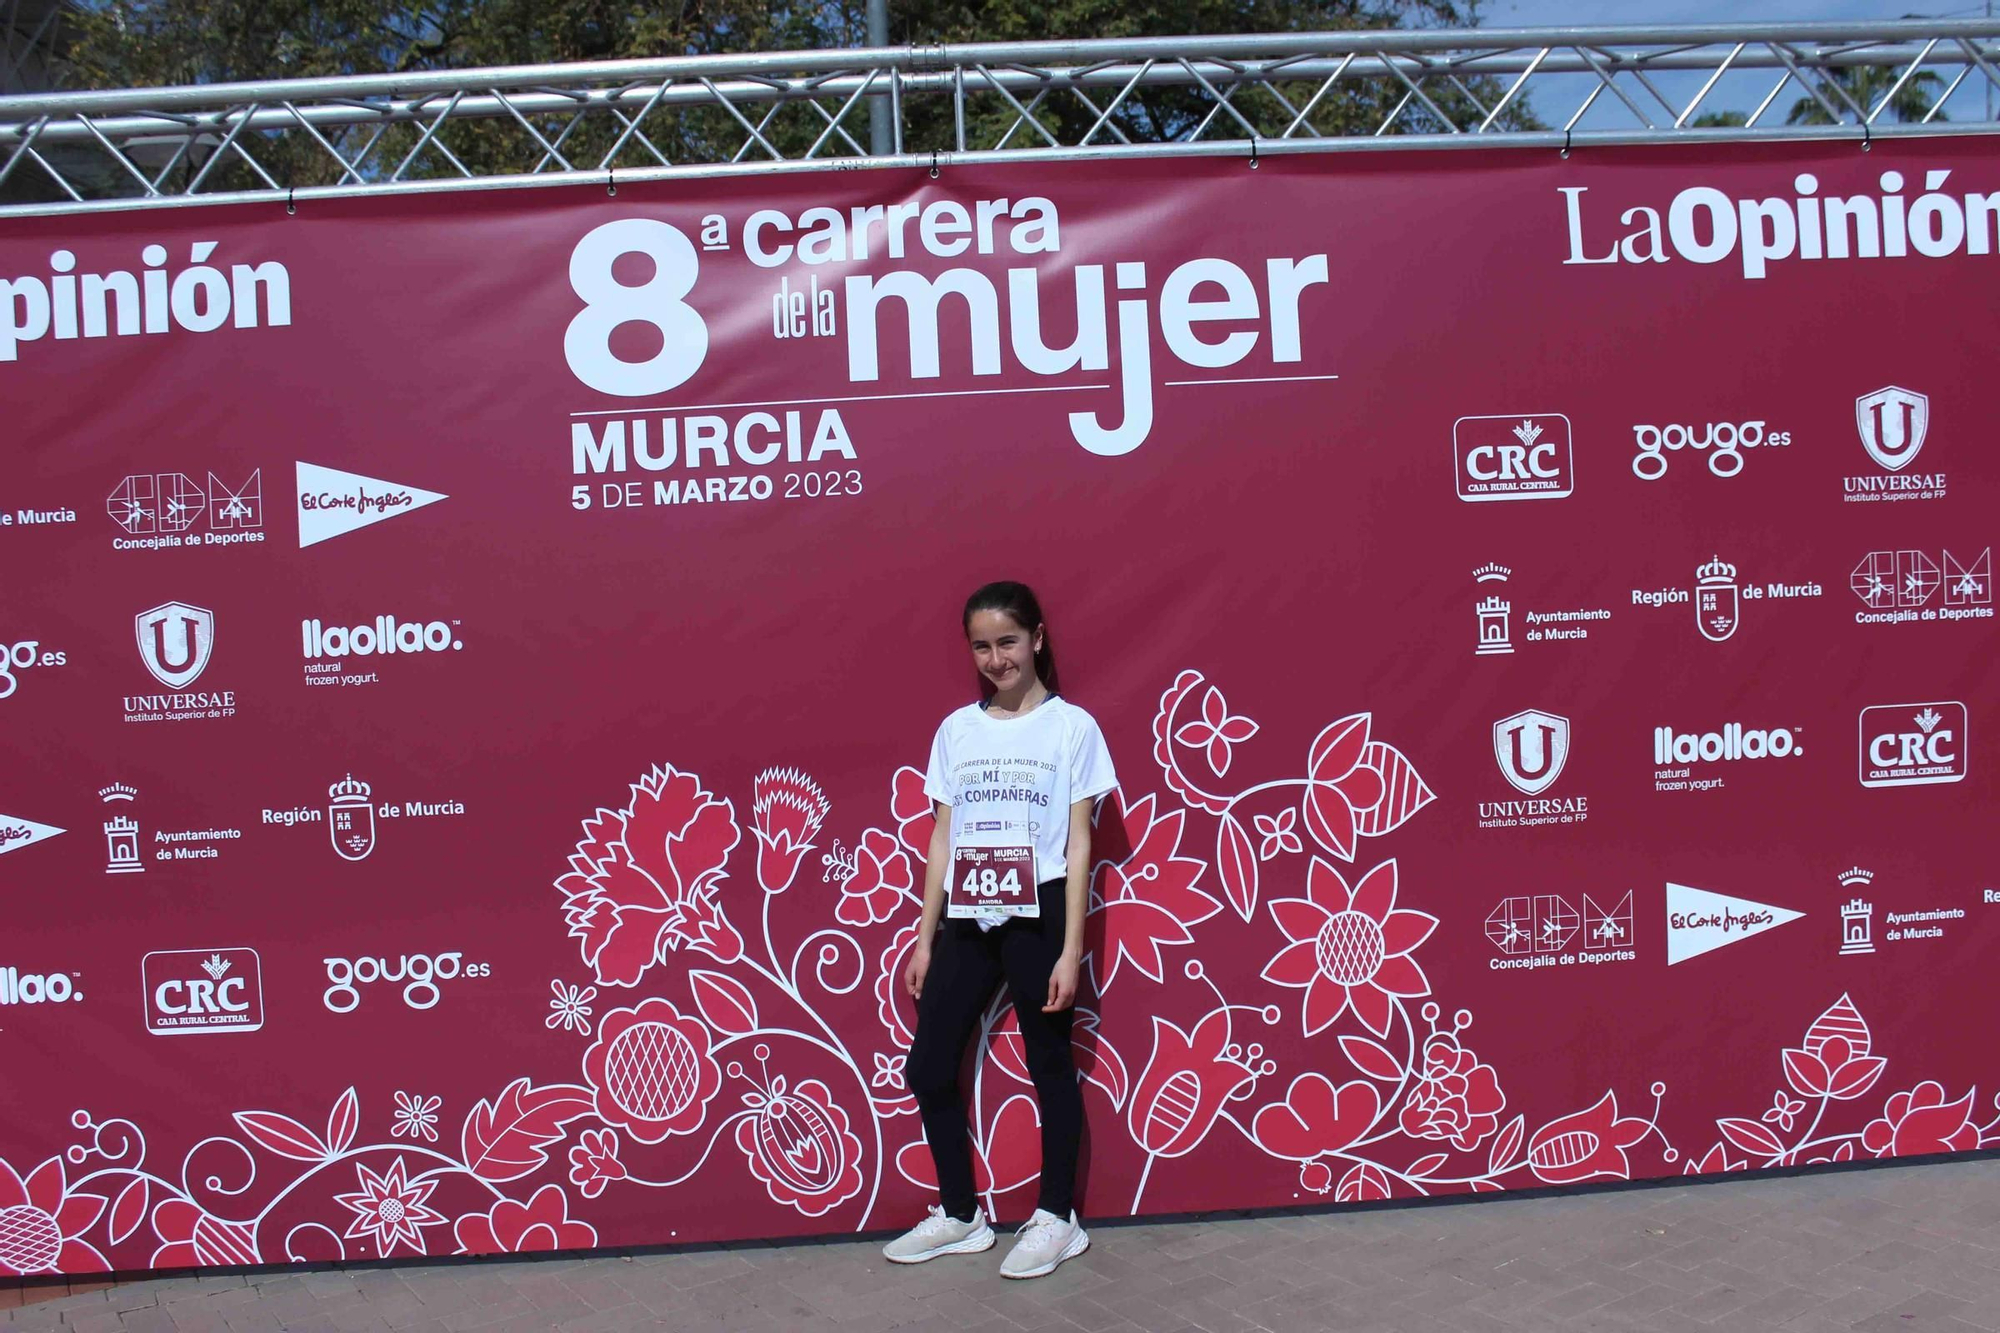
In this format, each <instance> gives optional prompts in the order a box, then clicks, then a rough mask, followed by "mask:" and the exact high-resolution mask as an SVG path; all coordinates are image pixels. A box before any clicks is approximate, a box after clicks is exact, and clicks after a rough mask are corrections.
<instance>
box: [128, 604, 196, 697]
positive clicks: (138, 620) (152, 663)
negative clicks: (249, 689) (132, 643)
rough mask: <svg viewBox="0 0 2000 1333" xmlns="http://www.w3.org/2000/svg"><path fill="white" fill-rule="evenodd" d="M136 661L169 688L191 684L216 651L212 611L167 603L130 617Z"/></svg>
mask: <svg viewBox="0 0 2000 1333" xmlns="http://www.w3.org/2000/svg"><path fill="white" fill-rule="evenodd" d="M132 626H133V629H134V631H135V632H136V633H137V634H138V636H139V660H140V661H142V662H144V663H145V664H146V670H148V671H150V672H152V673H153V679H155V680H157V681H159V682H160V684H162V685H164V686H166V687H167V688H168V689H170V690H178V689H180V688H181V687H183V686H186V685H192V684H194V682H195V679H196V678H197V677H198V676H200V675H201V673H202V672H203V671H205V670H207V669H208V659H209V657H210V656H211V655H212V654H213V653H214V652H215V613H214V612H213V611H210V610H207V609H206V608H203V607H199V606H189V605H188V604H187V603H186V602H166V603H163V604H161V605H159V606H156V607H154V608H153V609H152V610H150V611H141V612H140V613H139V614H138V615H136V616H134V617H132Z"/></svg>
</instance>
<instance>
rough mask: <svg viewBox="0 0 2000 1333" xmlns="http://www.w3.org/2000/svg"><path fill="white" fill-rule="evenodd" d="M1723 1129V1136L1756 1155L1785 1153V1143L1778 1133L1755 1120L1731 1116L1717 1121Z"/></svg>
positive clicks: (1768, 1155) (1772, 1155)
mask: <svg viewBox="0 0 2000 1333" xmlns="http://www.w3.org/2000/svg"><path fill="white" fill-rule="evenodd" d="M1715 1127H1716V1128H1717V1129H1719V1130H1721V1131H1722V1137H1723V1138H1725V1139H1728V1140H1729V1141H1730V1142H1731V1143H1733V1144H1735V1145H1736V1146H1737V1147H1739V1148H1741V1149H1742V1150H1743V1151H1744V1152H1747V1153H1749V1154H1751V1155H1752V1156H1755V1157H1777V1156H1780V1155H1782V1154H1783V1153H1784V1151H1785V1145H1784V1144H1782V1143H1780V1142H1779V1141H1778V1137H1777V1135H1775V1134H1773V1133H1772V1132H1771V1131H1770V1130H1768V1129H1766V1128H1764V1127H1763V1126H1762V1125H1760V1124H1758V1123H1757V1122H1756V1121H1755V1120H1743V1119H1739V1118H1736V1117H1733V1116H1732V1117H1730V1118H1728V1119H1724V1120H1718V1121H1716V1122H1715Z"/></svg>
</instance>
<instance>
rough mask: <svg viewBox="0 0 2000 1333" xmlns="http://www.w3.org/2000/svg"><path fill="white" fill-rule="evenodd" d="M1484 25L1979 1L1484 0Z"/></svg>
mask: <svg viewBox="0 0 2000 1333" xmlns="http://www.w3.org/2000/svg"><path fill="white" fill-rule="evenodd" d="M1481 12H1482V14H1483V16H1484V21H1485V25H1486V26H1487V27H1489V28H1499V27H1509V28H1512V27H1545V26H1550V25H1563V24H1597V23H1745V22H1755V21H1760V20H1766V19H1769V20H1777V21H1787V22H1809V21H1811V20H1813V19H1893V18H1901V17H1903V16H1904V15H1906V14H1917V15H1922V16H1924V17H1926V18H1977V17H1979V16H1980V15H1983V14H1984V13H1985V12H1986V6H1985V5H1984V4H1983V3H1978V4H1975V3H1969V0H1939V2H1937V3H1930V4H1925V3H1922V2H1921V0H1918V3H1911V0H1619V2H1618V3H1610V2H1609V0H1597V3H1594V4H1593V3H1589V2H1588V0H1488V3H1487V4H1485V5H1483V6H1481Z"/></svg>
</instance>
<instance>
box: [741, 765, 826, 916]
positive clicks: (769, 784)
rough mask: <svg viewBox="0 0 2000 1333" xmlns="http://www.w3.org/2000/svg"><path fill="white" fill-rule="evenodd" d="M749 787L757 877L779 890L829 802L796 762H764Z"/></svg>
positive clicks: (767, 888) (810, 844)
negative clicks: (771, 765)
mask: <svg viewBox="0 0 2000 1333" xmlns="http://www.w3.org/2000/svg"><path fill="white" fill-rule="evenodd" d="M750 791H751V798H750V831H751V832H752V833H754V834H755V835H756V837H757V883H758V884H759V885H760V886H762V888H763V890H764V892H766V893H783V892H784V891H785V890H786V889H788V888H790V887H791V886H792V877H793V876H795V875H797V874H798V872H799V858H800V857H802V856H804V855H805V854H806V853H807V852H809V851H811V850H812V848H813V838H814V837H815V836H817V835H818V833H819V826H820V824H821V822H822V821H824V820H825V819H826V814H827V811H828V810H829V809H830V808H831V804H830V803H829V802H828V801H827V799H826V793H825V792H823V791H821V790H820V789H819V784H818V783H817V782H814V781H813V780H812V779H811V778H809V777H807V776H806V775H805V774H804V773H802V772H800V771H799V770H798V769H796V768H767V769H765V770H764V771H763V772H762V773H759V774H758V775H757V778H756V780H755V781H754V782H752V783H751V784H750Z"/></svg>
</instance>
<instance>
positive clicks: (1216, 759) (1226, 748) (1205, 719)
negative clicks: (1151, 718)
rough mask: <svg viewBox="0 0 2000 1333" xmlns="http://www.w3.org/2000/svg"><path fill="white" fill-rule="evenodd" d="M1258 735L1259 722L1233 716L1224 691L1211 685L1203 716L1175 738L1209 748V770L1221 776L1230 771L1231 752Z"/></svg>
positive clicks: (1195, 746) (1198, 747)
mask: <svg viewBox="0 0 2000 1333" xmlns="http://www.w3.org/2000/svg"><path fill="white" fill-rule="evenodd" d="M1256 734H1257V724H1256V723H1255V722H1252V721H1251V720H1250V719H1249V718H1247V717H1231V716H1230V714H1229V705H1228V703H1226V702H1225V701H1224V700H1223V697H1222V691H1221V690H1218V689H1216V688H1215V686H1213V685H1211V686H1209V687H1208V689H1207V691H1206V692H1204V693H1203V694H1202V696H1201V717H1200V718H1199V719H1198V720H1197V721H1194V722H1188V723H1185V724H1183V725H1182V727H1181V729H1180V730H1179V731H1177V732H1175V733H1174V739H1175V740H1176V741H1178V742H1179V743H1180V744H1182V745H1186V746H1189V747H1191V748H1193V749H1197V750H1205V751H1206V752H1207V756H1208V767H1209V771H1210V772H1212V773H1214V774H1215V776H1217V777H1222V776H1223V775H1224V774H1226V773H1228V772H1229V752H1230V747H1231V746H1233V745H1238V744H1241V743H1242V742H1244V741H1247V740H1249V739H1250V738H1251V737H1252V736H1255V735H1256Z"/></svg>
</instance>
